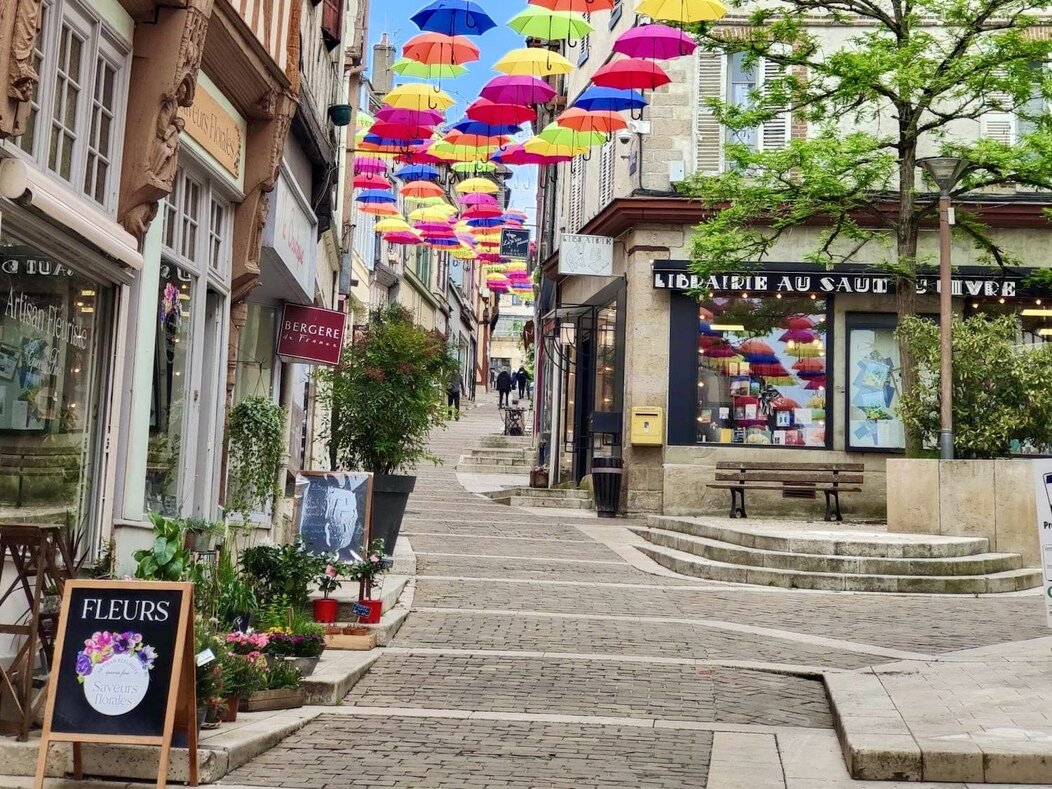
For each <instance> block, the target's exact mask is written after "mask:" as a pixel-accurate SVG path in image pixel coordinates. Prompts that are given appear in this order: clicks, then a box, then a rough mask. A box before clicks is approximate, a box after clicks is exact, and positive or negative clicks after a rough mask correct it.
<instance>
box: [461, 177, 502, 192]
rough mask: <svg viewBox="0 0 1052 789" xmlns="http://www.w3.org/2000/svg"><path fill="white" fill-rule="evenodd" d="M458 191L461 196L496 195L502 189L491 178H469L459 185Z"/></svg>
mask: <svg viewBox="0 0 1052 789" xmlns="http://www.w3.org/2000/svg"><path fill="white" fill-rule="evenodd" d="M457 191H458V192H460V193H461V194H479V193H481V194H487V195H494V194H496V193H497V192H499V191H500V187H499V186H497V185H496V184H495V183H493V181H491V180H490V179H489V178H468V179H467V180H464V181H461V182H460V183H459V184H457Z"/></svg>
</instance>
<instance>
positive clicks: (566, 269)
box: [559, 233, 614, 277]
mask: <svg viewBox="0 0 1052 789" xmlns="http://www.w3.org/2000/svg"><path fill="white" fill-rule="evenodd" d="M559 273H560V274H571V275H577V276H586V277H612V276H613V275H614V239H612V238H608V237H606V236H582V235H577V234H574V233H563V234H562V237H561V239H560V241H559Z"/></svg>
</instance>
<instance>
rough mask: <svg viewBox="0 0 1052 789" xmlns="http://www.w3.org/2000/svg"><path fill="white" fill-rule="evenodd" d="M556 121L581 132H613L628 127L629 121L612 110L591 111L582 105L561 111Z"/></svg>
mask: <svg viewBox="0 0 1052 789" xmlns="http://www.w3.org/2000/svg"><path fill="white" fill-rule="evenodd" d="M555 122H556V123H558V124H559V125H560V126H565V127H566V128H567V129H574V130H575V131H579V132H602V133H603V134H612V133H613V132H616V131H620V130H621V129H627V128H628V122H627V121H626V120H625V119H624V118H622V117H621V115H620V114H618V113H616V112H613V111H612V110H595V111H592V112H589V111H588V110H582V109H581V108H580V107H571V108H570V109H568V110H566V111H565V112H563V113H561V114H560V115H559V117H558V118H556V119H555Z"/></svg>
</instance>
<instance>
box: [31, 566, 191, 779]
mask: <svg viewBox="0 0 1052 789" xmlns="http://www.w3.org/2000/svg"><path fill="white" fill-rule="evenodd" d="M192 616H193V585H192V584H189V583H163V582H151V581H67V582H66V584H65V588H64V590H63V599H62V612H61V615H60V617H59V632H58V634H57V637H56V639H55V657H54V663H53V665H52V671H51V676H50V678H49V685H48V703H47V710H46V713H45V716H44V728H43V731H42V732H41V747H40V753H41V754H46V752H47V749H48V743H49V742H54V741H59V742H72V743H74V752H75V755H76V754H78V753H79V751H78V750H77V749H79V744H80V743H83V742H110V743H127V744H143V745H147V744H152V745H160V746H161V747H162V756H161V759H160V764H159V776H158V785H159V786H163V785H164V781H165V779H166V775H167V767H168V751H169V749H170V747H171V741H172V735H173V733H174V731H175V728H176V726H178V727H179V728H180V729H181V730H182V731H185V732H186V733H187V737H188V740H189V742H188V745H189V747H190V748H191V749H192V751H193V752H196V747H197V739H196V732H197V722H196V706H197V704H196V699H195V693H194V668H193V658H192V654H191V653H192V651H193V622H192ZM191 760H192V761H196V758H195V757H194V755H193V753H192V754H191ZM195 767H196V765H195ZM43 770H44V760H43V758H41V759H39V760H38V763H37V786H40V785H41V783H42V781H43ZM191 778H192V779H193V780H196V769H192V770H191Z"/></svg>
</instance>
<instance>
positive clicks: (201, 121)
mask: <svg viewBox="0 0 1052 789" xmlns="http://www.w3.org/2000/svg"><path fill="white" fill-rule="evenodd" d="M179 117H180V118H182V120H183V124H184V128H183V130H184V131H185V132H186V133H187V134H188V135H190V137H191V138H192V139H193V140H194V142H196V143H197V144H198V145H200V146H201V147H202V148H204V149H205V150H206V151H207V152H208V153H209V154H211V155H212V157H213V158H214V159H215V160H216V161H217V162H219V164H220V166H221V167H222V168H223V169H224V170H226V171H227V172H228V173H230V175H232V176H233V177H234V178H235V179H236V178H238V177H240V175H241V146H242V141H243V139H244V136H243V135H242V133H241V124H239V123H238V119H237V118H235V117H234V116H233V115H231V114H230V113H229V112H227V110H226V109H225V108H224V107H223V105H222V104H220V103H219V101H218V100H217V99H216V98H215V96H213V95H212V94H211V93H209V91H208V88H207V87H206V86H205V84H204V83H203V82H202V81H201V80H198V82H197V86H196V87H195V88H194V103H193V104H191V105H190V106H189V107H180V108H179Z"/></svg>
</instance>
